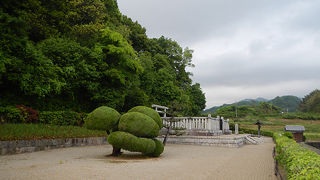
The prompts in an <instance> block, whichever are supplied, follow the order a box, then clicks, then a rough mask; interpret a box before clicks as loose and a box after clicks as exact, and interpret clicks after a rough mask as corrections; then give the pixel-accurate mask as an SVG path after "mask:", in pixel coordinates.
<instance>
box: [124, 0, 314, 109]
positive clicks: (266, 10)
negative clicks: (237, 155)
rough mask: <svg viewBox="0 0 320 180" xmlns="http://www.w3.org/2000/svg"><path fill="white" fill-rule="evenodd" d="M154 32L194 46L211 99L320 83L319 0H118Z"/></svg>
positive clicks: (199, 76)
mask: <svg viewBox="0 0 320 180" xmlns="http://www.w3.org/2000/svg"><path fill="white" fill-rule="evenodd" d="M118 3H119V8H120V10H121V12H122V13H124V14H126V15H128V16H129V17H132V18H133V19H134V20H138V22H140V23H141V24H142V25H143V26H145V27H146V28H147V34H148V35H149V36H150V37H159V36H161V35H164V36H167V37H170V38H172V39H174V40H177V41H178V42H179V43H180V44H182V45H183V46H189V47H190V48H191V49H194V50H195V51H194V58H193V62H194V64H195V65H196V67H195V68H192V69H189V70H190V71H191V72H193V74H194V77H193V80H194V81H195V82H199V83H200V84H201V87H202V88H203V90H204V92H205V93H206V98H207V107H208V108H209V107H211V106H213V105H219V104H223V103H230V102H233V101H235V100H241V99H244V98H255V97H258V96H260V97H265V98H272V97H274V96H278V95H287V94H292V95H297V96H300V97H302V96H304V95H306V94H307V93H309V92H310V91H312V90H313V89H315V88H319V84H320V73H318V71H319V69H320V21H318V17H319V16H320V1H317V0H310V1H300V0H284V1H276V0H260V1H254V0H243V1H232V0H226V1H218V0H199V1H195V0H174V1H172V0H171V1H170V0H162V1H156V0H137V1H131V0H118Z"/></svg>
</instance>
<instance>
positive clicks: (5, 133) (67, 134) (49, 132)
mask: <svg viewBox="0 0 320 180" xmlns="http://www.w3.org/2000/svg"><path fill="white" fill-rule="evenodd" d="M101 136H107V133H106V132H104V131H96V130H88V129H86V128H83V127H77V126H53V125H46V124H0V140H1V141H5V140H20V139H53V138H76V137H101Z"/></svg>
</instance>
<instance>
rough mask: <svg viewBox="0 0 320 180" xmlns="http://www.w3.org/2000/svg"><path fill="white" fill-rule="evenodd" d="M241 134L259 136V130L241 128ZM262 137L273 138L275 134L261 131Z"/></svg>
mask: <svg viewBox="0 0 320 180" xmlns="http://www.w3.org/2000/svg"><path fill="white" fill-rule="evenodd" d="M239 132H243V133H247V134H258V130H254V129H245V128H239ZM260 135H262V136H269V137H273V132H269V131H261V130H260Z"/></svg>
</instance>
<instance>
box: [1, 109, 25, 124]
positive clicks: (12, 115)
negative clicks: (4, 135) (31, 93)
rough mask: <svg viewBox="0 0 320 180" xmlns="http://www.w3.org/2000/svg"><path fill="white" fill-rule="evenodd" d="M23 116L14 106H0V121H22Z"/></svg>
mask: <svg viewBox="0 0 320 180" xmlns="http://www.w3.org/2000/svg"><path fill="white" fill-rule="evenodd" d="M24 120H25V118H24V117H23V116H22V114H21V112H20V111H19V110H18V108H16V107H9V106H8V107H0V123H23V122H24Z"/></svg>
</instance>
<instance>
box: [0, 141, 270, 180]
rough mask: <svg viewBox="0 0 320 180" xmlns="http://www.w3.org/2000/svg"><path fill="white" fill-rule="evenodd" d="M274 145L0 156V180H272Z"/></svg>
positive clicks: (81, 150) (97, 148) (100, 148)
mask: <svg viewBox="0 0 320 180" xmlns="http://www.w3.org/2000/svg"><path fill="white" fill-rule="evenodd" d="M273 146H274V144H273V142H272V139H271V138H265V142H264V143H263V144H260V145H245V146H243V147H241V148H223V147H213V146H193V145H170V144H169V145H167V146H166V149H165V152H164V153H163V154H162V156H161V157H160V158H146V157H143V156H141V155H139V154H137V153H129V152H125V153H124V155H122V157H120V158H112V157H108V156H107V157H106V156H105V155H106V154H110V153H111V151H112V148H111V146H110V145H104V146H91V147H75V148H66V149H55V150H49V151H42V152H35V153H27V154H19V155H7V156H0V179H59V180H60V179H139V180H140V179H184V180H185V179H210V180H212V179H219V180H221V179H239V180H240V179H243V180H248V179H254V180H257V179H259V180H263V179H276V177H275V176H274V163H273V158H272V149H273Z"/></svg>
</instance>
